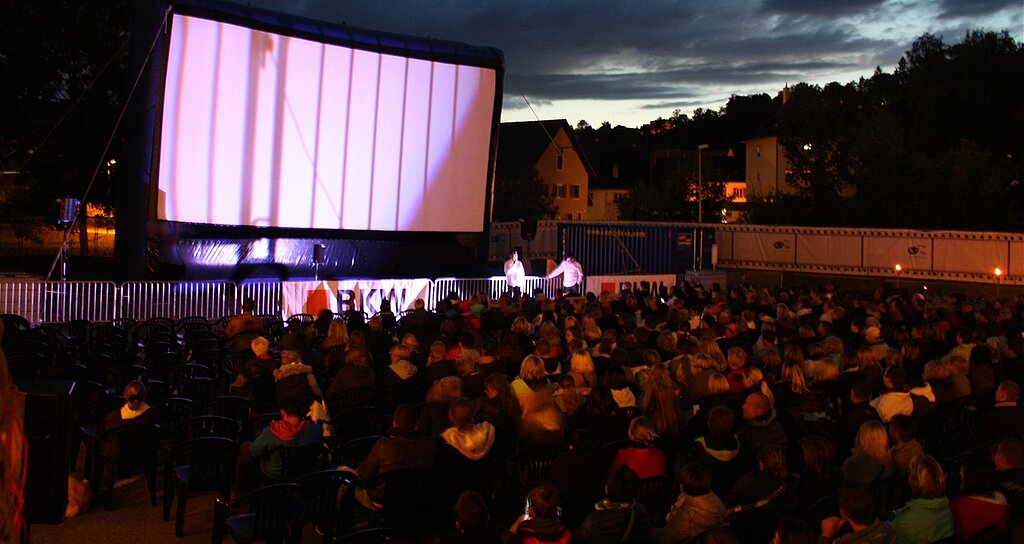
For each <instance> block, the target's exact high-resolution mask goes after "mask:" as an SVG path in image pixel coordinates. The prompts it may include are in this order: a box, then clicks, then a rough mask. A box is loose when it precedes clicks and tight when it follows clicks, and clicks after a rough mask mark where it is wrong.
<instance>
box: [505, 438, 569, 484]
mask: <svg viewBox="0 0 1024 544" xmlns="http://www.w3.org/2000/svg"><path fill="white" fill-rule="evenodd" d="M563 451H564V449H563V448H561V447H559V446H542V447H539V448H531V449H527V450H522V451H520V452H518V453H516V454H515V455H513V456H512V475H513V478H515V480H516V482H518V483H519V485H520V486H521V488H522V489H523V490H524V491H528V490H530V489H532V488H533V487H534V486H535V485H536V484H537V483H538V482H539V481H540V480H541V478H543V477H544V476H545V475H546V474H547V473H548V471H549V470H550V469H551V464H552V463H554V461H555V458H556V457H558V456H559V454H561V453H562V452H563Z"/></svg>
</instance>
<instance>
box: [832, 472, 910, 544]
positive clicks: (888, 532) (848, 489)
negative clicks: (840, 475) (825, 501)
mask: <svg viewBox="0 0 1024 544" xmlns="http://www.w3.org/2000/svg"><path fill="white" fill-rule="evenodd" d="M895 540H896V533H895V532H894V531H893V529H892V527H890V526H889V524H888V523H887V522H884V521H881V520H879V519H878V517H877V516H875V493H874V491H872V489H871V488H870V487H868V486H865V485H861V484H855V483H844V484H843V485H842V486H840V487H839V515H838V516H832V517H829V518H825V519H823V520H821V540H820V542H823V543H824V542H834V543H837V544H847V543H850V544H852V543H855V542H879V543H890V542H893V541H895Z"/></svg>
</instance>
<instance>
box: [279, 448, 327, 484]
mask: <svg viewBox="0 0 1024 544" xmlns="http://www.w3.org/2000/svg"><path fill="white" fill-rule="evenodd" d="M326 451H327V450H326V449H325V448H324V446H323V444H308V445H305V446H283V447H280V448H274V449H272V450H270V451H268V452H267V455H276V456H277V457H278V458H280V459H281V479H280V481H282V482H287V481H291V480H294V479H295V478H298V477H299V476H304V475H306V474H309V473H310V472H313V471H315V470H317V469H318V468H320V459H321V458H322V457H323V456H324V454H325V453H326Z"/></svg>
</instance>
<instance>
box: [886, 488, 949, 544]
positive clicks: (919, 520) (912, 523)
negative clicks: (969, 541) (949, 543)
mask: <svg viewBox="0 0 1024 544" xmlns="http://www.w3.org/2000/svg"><path fill="white" fill-rule="evenodd" d="M889 525H890V526H892V528H893V529H894V530H895V531H896V542H898V543H899V544H918V543H921V544H924V543H925V542H935V541H936V540H942V539H944V538H950V537H952V536H953V514H952V513H951V512H950V510H949V499H948V498H946V497H939V498H936V499H923V498H918V499H910V500H909V501H908V502H907V504H906V506H904V507H903V508H900V509H899V510H897V511H896V512H895V515H894V516H893V519H892V521H891V522H890V523H889Z"/></svg>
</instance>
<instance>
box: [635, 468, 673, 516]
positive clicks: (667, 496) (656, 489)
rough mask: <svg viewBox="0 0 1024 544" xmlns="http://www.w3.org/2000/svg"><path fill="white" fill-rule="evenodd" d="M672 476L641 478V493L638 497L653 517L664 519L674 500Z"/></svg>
mask: <svg viewBox="0 0 1024 544" xmlns="http://www.w3.org/2000/svg"><path fill="white" fill-rule="evenodd" d="M671 491H672V478H670V477H668V476H654V477H652V478H644V479H642V480H640V493H639V496H638V497H637V500H639V501H640V502H641V503H643V505H644V506H645V507H647V512H648V513H649V514H650V516H651V519H664V518H665V514H667V513H668V510H669V507H670V506H671V505H672V500H673V499H674V498H675V497H673V496H671V495H672V493H671Z"/></svg>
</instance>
